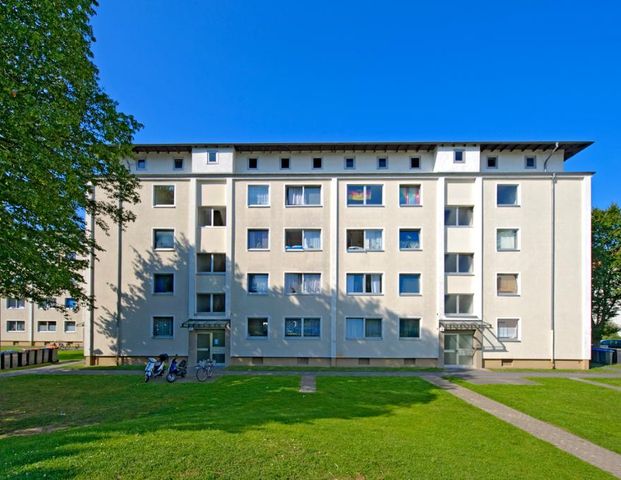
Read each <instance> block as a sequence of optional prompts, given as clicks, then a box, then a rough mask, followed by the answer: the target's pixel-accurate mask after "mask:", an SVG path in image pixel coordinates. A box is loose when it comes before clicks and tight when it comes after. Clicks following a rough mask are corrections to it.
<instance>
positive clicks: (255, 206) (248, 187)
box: [225, 183, 272, 208]
mask: <svg viewBox="0 0 621 480" xmlns="http://www.w3.org/2000/svg"><path fill="white" fill-rule="evenodd" d="M250 187H267V204H265V205H263V204H260V203H250ZM270 190H271V189H270V185H269V183H249V184H248V185H247V188H246V206H247V207H248V208H269V207H270V206H271V204H272V196H271V195H270ZM225 208H226V207H225Z"/></svg>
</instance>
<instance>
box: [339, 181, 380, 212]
mask: <svg viewBox="0 0 621 480" xmlns="http://www.w3.org/2000/svg"><path fill="white" fill-rule="evenodd" d="M377 186H379V187H382V203H378V204H375V203H371V204H367V203H366V201H367V187H377ZM384 186H385V185H384V184H383V183H347V184H346V185H345V205H346V206H347V207H348V208H349V207H354V208H359V207H363V208H369V207H370V208H373V207H383V206H384V204H385V203H386V200H385V192H384ZM349 187H363V188H364V190H363V197H364V202H365V203H362V204H359V205H350V203H349V199H348V197H349Z"/></svg>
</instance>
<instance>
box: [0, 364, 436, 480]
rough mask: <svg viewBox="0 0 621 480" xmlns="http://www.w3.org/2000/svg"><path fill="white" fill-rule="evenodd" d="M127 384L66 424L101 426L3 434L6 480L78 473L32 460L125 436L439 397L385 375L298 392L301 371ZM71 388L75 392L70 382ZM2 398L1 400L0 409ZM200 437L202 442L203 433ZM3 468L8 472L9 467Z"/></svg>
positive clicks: (377, 409)
mask: <svg viewBox="0 0 621 480" xmlns="http://www.w3.org/2000/svg"><path fill="white" fill-rule="evenodd" d="M71 378H74V377H71ZM66 379H67V380H68V377H66ZM119 380H120V379H119ZM120 381H121V383H125V385H126V386H127V388H126V392H125V394H124V395H121V393H122V392H120V391H117V392H115V398H116V400H115V399H114V398H112V399H110V402H111V404H109V405H101V403H100V402H97V405H96V406H94V407H91V408H94V409H95V411H94V412H92V414H90V415H80V414H79V413H78V414H77V415H76V418H74V420H73V421H72V420H69V421H68V422H65V425H66V426H67V425H68V426H70V427H82V426H84V425H89V423H90V422H92V420H93V419H94V418H97V417H99V418H100V423H98V424H96V425H90V426H85V427H84V428H79V429H77V430H76V429H75V428H70V429H69V428H68V429H66V430H60V431H56V432H53V433H49V434H40V435H32V436H28V437H20V436H9V437H5V438H4V439H0V457H3V458H5V459H9V461H8V462H7V463H6V467H0V477H3V476H4V475H7V474H9V476H10V473H9V472H15V473H17V472H22V469H23V468H27V469H28V471H29V472H31V474H35V473H36V475H42V474H43V473H46V474H48V475H47V476H48V478H50V477H51V478H54V475H56V477H61V478H65V477H69V476H72V473H75V472H71V471H67V472H60V471H55V472H54V473H53V475H50V474H49V472H48V471H47V470H45V468H46V467H45V466H44V465H33V464H36V463H37V462H44V461H46V460H50V459H52V458H53V459H54V463H55V466H57V465H58V459H59V458H62V457H71V456H76V455H81V454H84V453H85V452H86V451H88V449H89V445H93V446H95V444H101V442H104V441H106V440H107V439H110V438H114V437H119V436H136V438H140V435H143V434H148V433H154V432H158V431H165V432H166V436H167V437H171V438H174V432H175V431H176V432H197V433H198V432H201V431H210V432H214V431H216V432H217V431H221V432H224V433H228V434H241V433H244V432H246V431H249V430H261V429H264V428H266V427H267V426H268V425H273V424H281V425H294V424H312V423H314V422H316V421H320V420H324V419H339V420H352V419H363V418H368V417H376V416H387V415H393V414H394V411H395V410H396V409H400V408H408V407H412V406H416V405H425V404H428V403H430V402H432V401H433V400H434V399H435V398H436V396H437V390H438V389H437V387H434V386H433V385H431V384H429V383H428V382H425V381H424V380H421V379H416V378H407V379H405V378H386V377H384V378H346V377H339V378H326V377H320V378H318V379H317V392H316V393H311V394H302V393H300V392H299V391H298V389H299V382H300V378H299V377H297V376H289V377H259V376H256V377H248V376H243V377H242V376H239V377H237V376H226V377H221V378H219V379H217V380H216V381H215V382H213V383H208V384H193V383H187V384H175V385H168V384H164V383H159V384H148V385H139V388H136V385H134V384H136V383H138V382H140V380H138V379H136V378H126V379H123V380H120ZM65 388H67V389H71V385H67V386H66V387H65ZM102 390H103V389H102ZM42 393H43V395H42V397H41V400H44V401H45V402H46V403H48V402H49V403H48V404H49V405H54V403H53V402H54V401H55V399H54V396H55V395H54V393H53V392H52V391H51V390H48V393H49V394H50V395H47V396H46V395H45V389H42ZM102 393H103V392H102ZM84 394H86V392H80V391H79V390H76V391H75V392H74V395H84ZM88 395H90V394H87V396H88ZM92 395H94V396H97V395H98V393H96V392H93V393H92ZM83 400H84V404H83V405H82V406H80V405H76V408H78V409H85V408H89V407H88V406H87V405H88V403H89V402H88V401H87V399H84V398H83ZM3 403H5V402H3V401H0V407H2V404H3ZM2 411H3V412H6V411H5V410H4V409H2ZM0 415H5V413H2V414H0ZM39 418H42V417H39ZM0 420H2V421H1V422H0V427H1V433H3V434H5V435H6V434H9V435H10V434H11V433H14V432H15V431H16V428H17V427H19V428H25V427H26V426H27V423H24V422H23V421H22V422H15V421H12V419H11V418H8V419H7V418H6V417H5V418H4V419H2V417H1V416H0ZM36 420H37V417H34V418H33V421H36ZM30 426H34V425H30ZM47 426H52V425H49V424H48V425H47ZM197 441H200V438H199V437H197ZM145 447H147V446H145ZM96 448H97V447H96ZM149 448H150V447H149ZM69 463H71V462H69ZM4 468H7V469H8V470H7V471H5V472H3V471H2V470H3V469H4Z"/></svg>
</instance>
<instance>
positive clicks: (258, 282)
mask: <svg viewBox="0 0 621 480" xmlns="http://www.w3.org/2000/svg"><path fill="white" fill-rule="evenodd" d="M249 283H250V285H248V290H249V291H250V292H251V293H267V275H262V274H255V275H250V282H249Z"/></svg>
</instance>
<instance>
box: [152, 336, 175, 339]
mask: <svg viewBox="0 0 621 480" xmlns="http://www.w3.org/2000/svg"><path fill="white" fill-rule="evenodd" d="M174 338H175V337H169V336H164V335H158V336H157V337H154V336H151V340H173V339H174Z"/></svg>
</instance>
